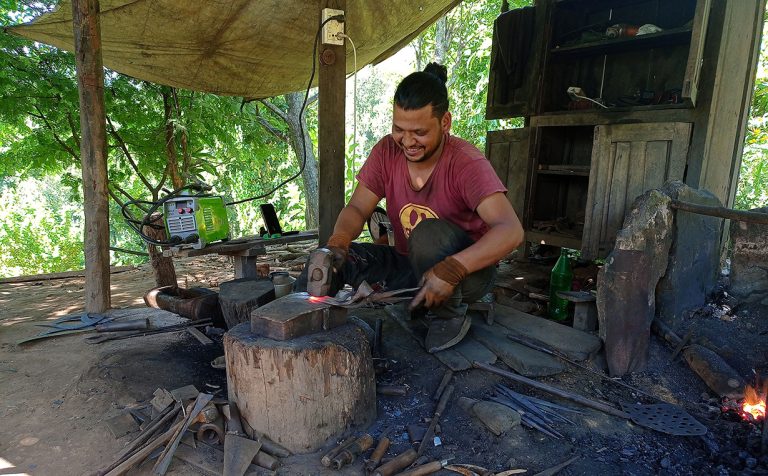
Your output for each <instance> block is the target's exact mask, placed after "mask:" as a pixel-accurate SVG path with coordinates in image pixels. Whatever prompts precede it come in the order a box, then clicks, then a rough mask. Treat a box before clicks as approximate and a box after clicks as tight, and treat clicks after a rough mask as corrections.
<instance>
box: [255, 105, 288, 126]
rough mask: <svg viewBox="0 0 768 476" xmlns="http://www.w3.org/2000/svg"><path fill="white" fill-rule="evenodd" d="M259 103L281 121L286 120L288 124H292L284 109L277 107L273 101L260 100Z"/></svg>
mask: <svg viewBox="0 0 768 476" xmlns="http://www.w3.org/2000/svg"><path fill="white" fill-rule="evenodd" d="M259 102H260V103H262V104H264V105H265V106H267V109H269V110H270V111H272V112H273V113H274V114H275V115H276V116H278V117H279V118H280V119H282V120H284V121H285V122H286V124H289V123H290V118H289V117H288V114H286V113H285V111H283V110H282V109H280V108H279V107H277V106H275V105H274V104H273V103H272V101H268V100H266V99H259Z"/></svg>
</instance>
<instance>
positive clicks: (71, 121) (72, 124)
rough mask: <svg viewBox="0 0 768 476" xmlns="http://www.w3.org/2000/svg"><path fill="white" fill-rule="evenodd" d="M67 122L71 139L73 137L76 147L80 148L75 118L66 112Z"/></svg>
mask: <svg viewBox="0 0 768 476" xmlns="http://www.w3.org/2000/svg"><path fill="white" fill-rule="evenodd" d="M67 122H68V123H69V129H70V130H71V131H72V139H74V141H75V144H77V148H78V149H79V148H80V136H78V134H77V127H75V120H74V119H73V118H72V113H71V112H67Z"/></svg>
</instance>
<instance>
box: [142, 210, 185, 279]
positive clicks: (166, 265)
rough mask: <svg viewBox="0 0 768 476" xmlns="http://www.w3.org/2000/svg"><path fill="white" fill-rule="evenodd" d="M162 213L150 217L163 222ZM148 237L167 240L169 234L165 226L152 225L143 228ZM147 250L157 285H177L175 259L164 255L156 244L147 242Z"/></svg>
mask: <svg viewBox="0 0 768 476" xmlns="http://www.w3.org/2000/svg"><path fill="white" fill-rule="evenodd" d="M162 216H163V215H162V213H153V214H152V217H151V219H150V222H151V223H155V224H162V223H163V218H162ZM141 231H142V232H143V233H144V234H145V235H147V236H148V237H150V238H152V239H155V240H157V241H165V240H167V239H168V236H167V235H166V233H165V228H155V227H152V226H145V227H143V228H142V230H141ZM147 252H149V263H150V264H151V265H152V271H153V272H154V274H155V283H157V286H158V287H160V286H176V285H177V284H178V283H177V282H176V268H174V266H173V259H172V258H170V257H165V256H163V252H162V251H161V250H160V249H159V247H158V246H156V245H150V244H147Z"/></svg>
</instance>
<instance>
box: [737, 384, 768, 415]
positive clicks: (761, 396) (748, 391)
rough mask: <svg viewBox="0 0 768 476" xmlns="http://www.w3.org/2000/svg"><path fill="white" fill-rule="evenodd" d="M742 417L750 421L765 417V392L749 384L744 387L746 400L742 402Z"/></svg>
mask: <svg viewBox="0 0 768 476" xmlns="http://www.w3.org/2000/svg"><path fill="white" fill-rule="evenodd" d="M741 413H742V417H743V418H744V419H746V420H750V421H759V420H764V419H765V393H764V392H763V393H759V392H758V391H757V389H756V388H754V387H752V386H750V385H747V386H746V388H745V389H744V402H743V403H742V404H741Z"/></svg>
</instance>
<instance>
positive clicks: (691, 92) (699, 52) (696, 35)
mask: <svg viewBox="0 0 768 476" xmlns="http://www.w3.org/2000/svg"><path fill="white" fill-rule="evenodd" d="M711 8H712V0H698V2H696V13H694V16H693V29H692V31H691V49H690V50H689V52H688V64H687V66H686V67H685V79H684V80H683V97H684V98H688V99H690V100H691V104H693V105H694V106H695V105H696V97H697V95H698V93H699V74H700V73H701V65H702V61H703V55H704V40H706V37H707V24H708V23H709V10H710V9H711Z"/></svg>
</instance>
